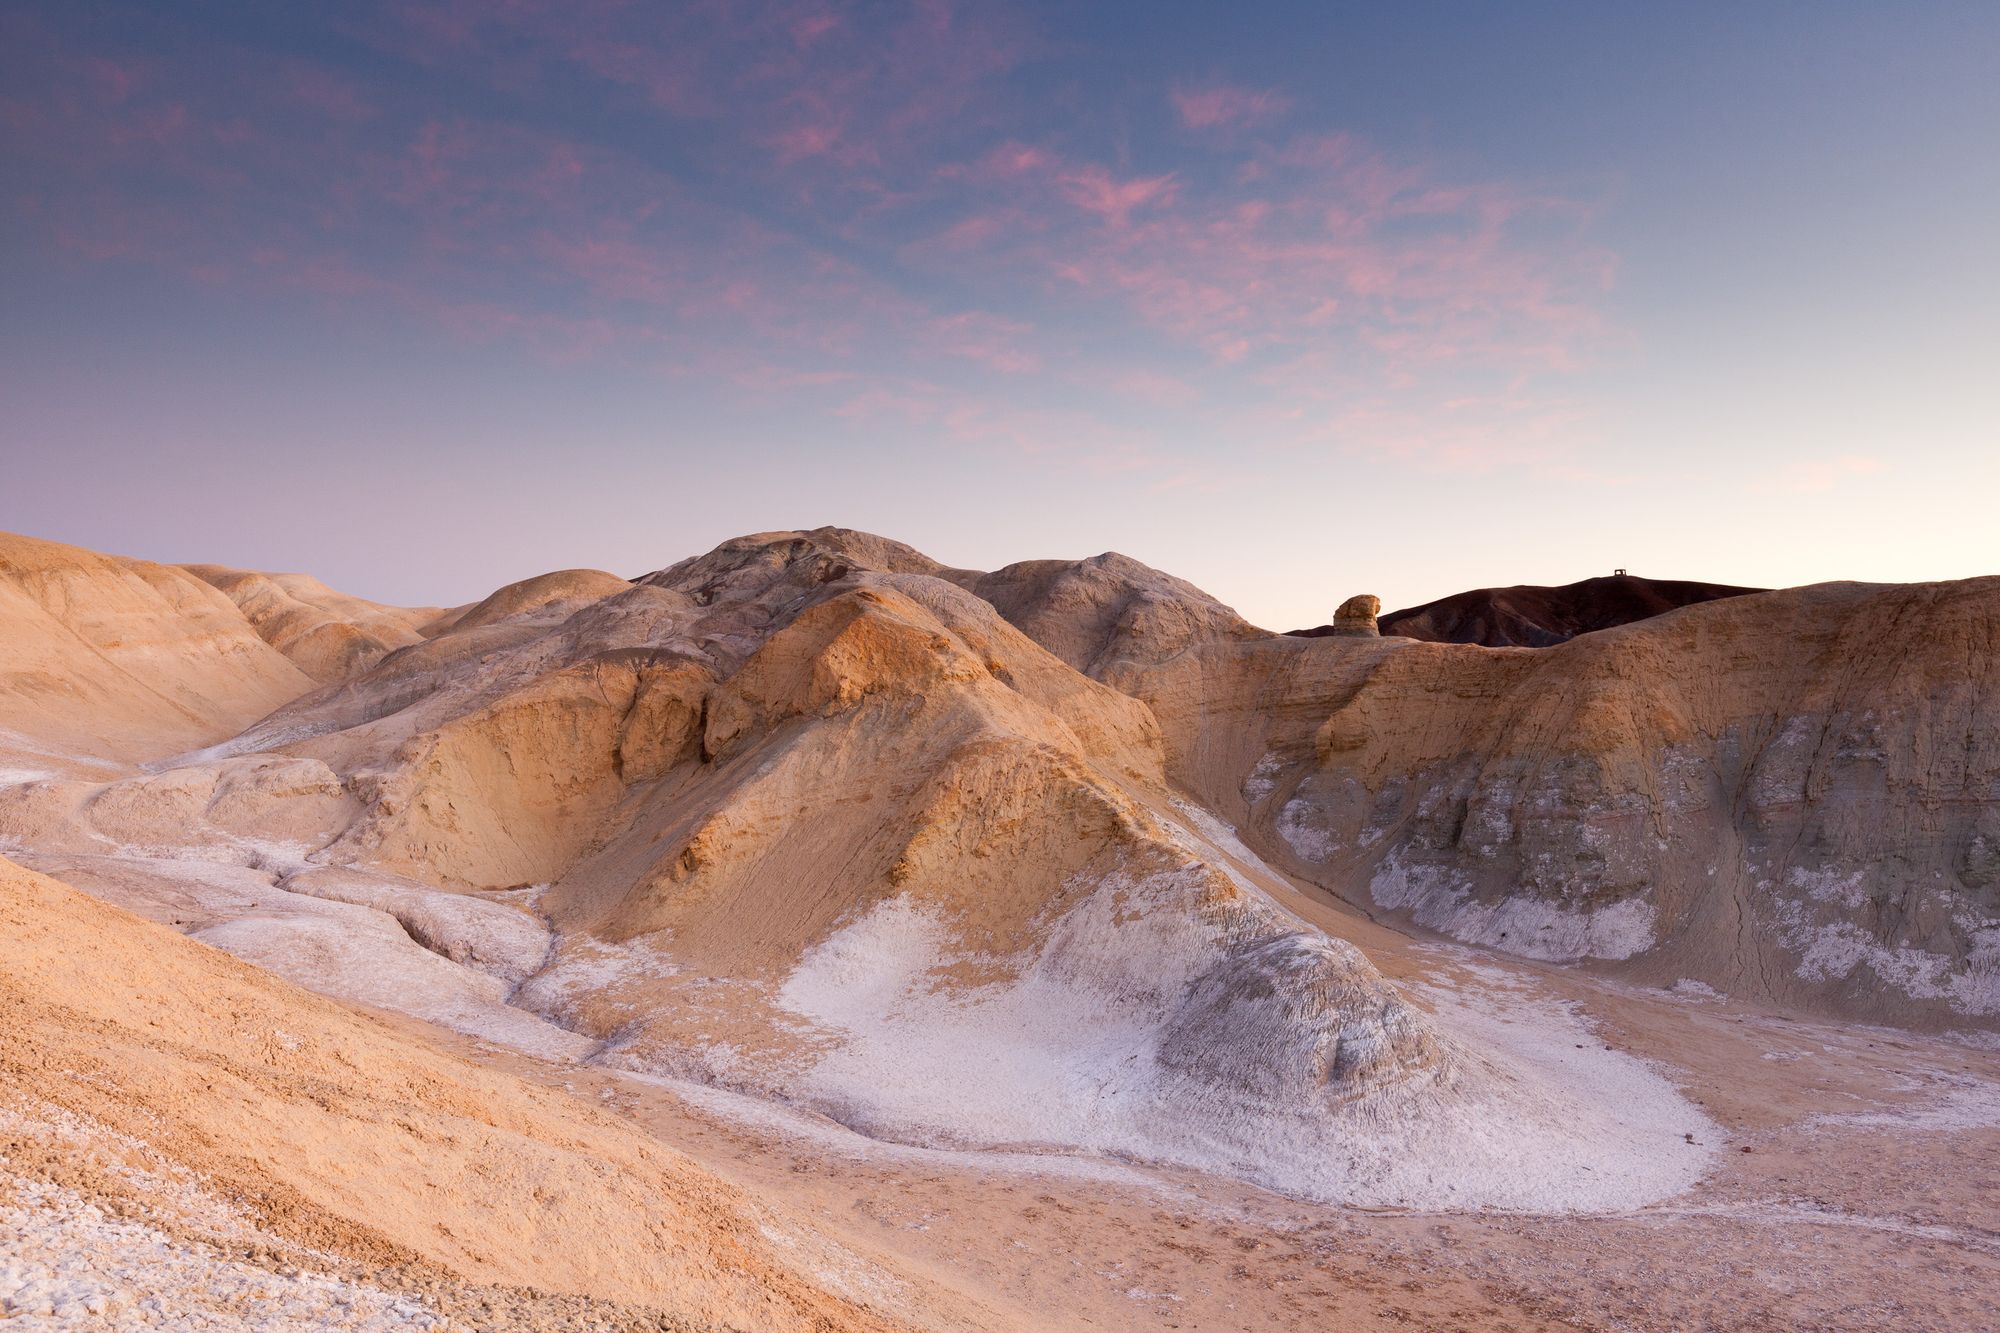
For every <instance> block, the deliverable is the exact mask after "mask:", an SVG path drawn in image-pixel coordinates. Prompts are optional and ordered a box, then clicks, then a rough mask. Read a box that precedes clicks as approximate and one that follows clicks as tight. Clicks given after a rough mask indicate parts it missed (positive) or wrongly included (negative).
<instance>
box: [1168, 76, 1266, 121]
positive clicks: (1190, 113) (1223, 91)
mask: <svg viewBox="0 0 2000 1333" xmlns="http://www.w3.org/2000/svg"><path fill="white" fill-rule="evenodd" d="M1173 103H1174V110H1175V111H1177V112H1178V113H1179V114H1180V118H1181V124H1183V125H1185V126H1187V127H1188V128H1189V129H1195V130H1206V129H1214V128H1216V127H1217V126H1223V125H1261V124H1263V123H1265V122H1267V121H1271V120H1276V119H1278V118H1279V117H1280V116H1283V115H1284V114H1285V113H1286V112H1288V111H1290V110H1291V109H1292V103H1291V99H1290V98H1288V97H1285V96H1283V95H1282V94H1279V93H1276V92H1272V91H1270V90H1268V89H1256V88H1238V87H1232V86H1230V85H1228V84H1211V85H1208V86H1207V87H1202V88H1175V89H1174V91H1173Z"/></svg>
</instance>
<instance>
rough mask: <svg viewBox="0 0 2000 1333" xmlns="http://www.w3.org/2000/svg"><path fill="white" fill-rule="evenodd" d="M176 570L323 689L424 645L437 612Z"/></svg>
mask: <svg viewBox="0 0 2000 1333" xmlns="http://www.w3.org/2000/svg"><path fill="white" fill-rule="evenodd" d="M181 568H183V569H185V570H186V571H187V572H188V573H190V574H192V575H194V576H195V577H196V578H198V579H200V580H201V581H202V582H204V583H206V584H208V585H209V586H211V587H213V588H215V589H216V590H218V591H219V592H221V593H223V594H224V595H225V596H227V597H228V598H229V599H230V600H231V601H232V602H234V603H236V607H237V609H238V610H239V611H241V612H242V613H243V616H244V618H245V619H246V620H248V621H249V622H250V627H251V628H252V629H253V630H255V631H256V632H257V634H258V636H259V637H260V638H262V639H263V640H264V642H266V643H268V644H270V645H271V646H272V647H273V648H276V649H277V650H278V651H279V652H281V653H283V654H284V655H285V656H286V658H288V659H289V660H290V661H291V662H292V664H293V665H294V666H296V667H298V669H299V670H301V671H303V672H305V673H306V674H307V675H308V676H311V677H312V678H313V679H314V680H315V681H318V682H320V683H321V684H325V683H327V682H329V681H336V680H344V679H346V678H347V677H348V676H351V675H353V674H354V673H355V672H356V671H358V670H359V669H361V668H362V667H364V666H366V665H368V664H369V663H371V662H374V661H376V660H377V659H379V658H381V657H383V656H384V655H386V654H388V653H390V652H393V651H395V650H396V649H398V648H404V647H408V646H409V645H410V644H413V643H421V642H423V640H424V635H425V632H426V630H427V629H428V628H429V627H430V626H431V625H432V624H433V623H434V622H436V621H437V620H438V619H439V617H441V616H442V615H444V614H445V613H444V612H442V611H440V610H439V609H438V608H436V607H414V608H411V607H399V606H384V605H382V604H381V603H380V602H371V601H368V600H366V599H365V598H361V597H351V596H349V595H347V594H346V593H341V592H335V591H334V590H333V589H332V588H329V587H327V586H326V585H325V584H324V583H321V582H320V581H319V580H318V579H316V578H313V577H311V576H310V575H307V574H261V573H258V572H256V571H255V570H247V569H231V568H229V567H228V566H226V565H183V566H181Z"/></svg>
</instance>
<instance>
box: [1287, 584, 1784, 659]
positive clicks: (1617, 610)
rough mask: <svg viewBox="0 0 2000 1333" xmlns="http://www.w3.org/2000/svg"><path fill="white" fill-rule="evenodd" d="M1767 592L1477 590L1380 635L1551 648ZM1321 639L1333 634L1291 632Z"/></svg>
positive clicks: (1420, 611) (1700, 588)
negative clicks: (1683, 610) (1703, 605)
mask: <svg viewBox="0 0 2000 1333" xmlns="http://www.w3.org/2000/svg"><path fill="white" fill-rule="evenodd" d="M1763 591H1765V589H1762V588H1739V587H1733V586H1731V585H1728V584H1722V583H1692V582H1688V581H1686V580H1681V579H1647V578H1640V577H1638V576H1636V575H1630V574H1619V575H1610V576H1605V577H1601V578H1591V579H1583V580H1581V581H1579V582H1576V583H1566V584H1564V585H1562V586H1561V587H1558V588H1546V587H1540V586H1537V585H1533V584H1517V585H1516V586H1514V587H1511V588H1475V589H1473V590H1471V591H1470V592H1460V593H1453V594H1452V595H1451V596H1449V597H1440V598H1438V599H1437V600H1436V601H1434V602H1425V603H1424V604H1423V605H1422V606H1413V607H1409V608H1407V609H1405V610H1402V611H1391V612H1389V613H1387V614H1386V615H1383V616H1381V617H1379V620H1378V623H1379V626H1380V629H1381V632H1382V633H1384V634H1389V635H1395V636H1397V637H1400V638H1406V639H1422V640H1424V641H1425V642H1426V643H1476V644H1481V645H1483V646H1485V647H1487V648H1547V647H1550V646H1551V645H1553V644H1558V643H1566V642H1568V641H1569V640H1571V639H1574V638H1575V637H1576V636H1577V635H1579V634H1593V633H1596V632H1597V631H1598V630H1606V629H1616V628H1617V627H1618V626H1620V625H1630V624H1632V623H1633V622H1634V621H1639V620H1649V619H1651V618H1652V617H1654V616H1658V615H1665V614H1666V613H1667V612H1669V611H1674V610H1678V609H1679V608H1681V607H1683V606H1695V605H1698V604H1700V603H1702V602H1713V601H1718V600H1720V599H1722V598H1724V597H1746V596H1748V595H1750V594H1751V593H1756V592H1763ZM1288 632H1289V633H1290V634H1292V635H1294V636H1296V637H1298V638H1304V639H1317V638H1324V637H1327V636H1329V635H1331V634H1332V633H1333V626H1331V625H1320V626H1317V627H1316V628H1313V629H1302V630H1291V631H1288Z"/></svg>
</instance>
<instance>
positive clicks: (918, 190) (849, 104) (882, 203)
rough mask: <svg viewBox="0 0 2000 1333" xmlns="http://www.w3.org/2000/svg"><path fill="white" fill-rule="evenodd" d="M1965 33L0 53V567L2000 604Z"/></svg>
mask: <svg viewBox="0 0 2000 1333" xmlns="http://www.w3.org/2000/svg"><path fill="white" fill-rule="evenodd" d="M1996 238H2000V6H1996V5H1994V4H1992V3H1991V2H1990V0H1978V2H1977V3H1921V2H1918V3H1900V4H1894V5H1891V4H1886V3H1874V4H1848V3H1840V2H1839V0H1817V2H1815V3H1791V2H1789V0H1765V2H1764V3H1759V4H1756V5H1743V4H1740V3H1702V2H1700V0H1688V2H1687V3H1681V4H1675V5H1659V4H1639V3H1626V2H1624V0H1589V2H1587V3H1582V2H1580V3H1534V2H1533V0H1524V2H1522V3H1511V4H1506V5H1497V4H1491V3H1484V4H1447V3H1438V2H1434V0H1409V2H1408V3H1399V4H1393V5H1391V4H1379V3H1378V4H1367V5H1360V4H1342V3H1330V2H1328V0H1318V2H1316V3H1292V2H1291V0H1268V2H1267V3H1262V4H1258V5H1248V6H1221V5H1214V4H1205V3H1193V2H1180V0H1148V2H1147V3H1109V2H1107V3H1099V4H1094V5H1087V6H1084V5H1074V4H1054V3H1049V4H1038V3H1010V0H983V2H982V3H977V4H956V3H950V2H949V0H920V2H918V3H899V2H890V0H885V2H883V3H860V4H839V3H820V2H819V0H806V2H803V3H772V4H749V3H735V2H734V0H690V2H689V3H677V4H664V3H644V2H642V0H401V2H399V3H381V4H371V3H367V2H366V0H359V2H356V3H346V4H341V5H326V6H319V5H272V4H268V3H264V2H263V0H178V2H177V3H175V4H172V5H160V4H157V3H154V2H152V0H145V2H139V0H134V2H133V3H116V2H109V3H89V2H87V0H57V2H51V3H45V2H42V0H16V2H15V3H12V4H9V5H8V6H6V7H5V9H4V11H0V528H4V529H7V530H11V531H17V532H26V533H30V534H33V535H36V536H41V537H47V538H52V539H55V540H60V541H67V542H73V543H77V544H80V545H84V546H89V547H92V548H94V549H99V550H107V551H112V552H116V553H120V554H126V555H136V556H143V557H147V558H151V559H156V560H172V561H210V562H216V563H225V564H234V565H241V566H247V567H253V568H262V569H274V570H304V571H308V572H311V573H313V574H316V575H318V576H319V577H321V578H323V579H325V580H326V581H327V582H329V583H331V584H333V585H334V586H335V587H338V588H341V589H343V590H345V591H348V592H353V593H357V594H360V595H363V596H368V597H374V598H377V599H380V600H385V601H391V602H398V603H405V604H438V605H450V604H456V603H461V602H465V601H468V600H471V599H474V598H477V597H481V596H483V595H484V594H485V593H486V592H488V591H490V590H491V589H492V588H494V587H496V586H498V585H500V584H503V583H506V582H510V581H512V580H515V579H518V578H523V577H527V576H529V575H532V574H535V573H539V572H543V571H546V570H550V569H558V568H568V567H594V568H603V569H609V570H612V571H614V572H616V573H620V574H624V575H627V576H634V575H637V574H640V573H644V572H646V571H649V570H652V569H656V568H659V567H662V566H664V565H666V564H669V563H671V562H673V561H674V560H677V559H680V558H682V557H683V556H687V555H691V554H695V553H698V552H700V551H704V550H707V549H709V548H710V547H712V546H713V545H715V544H716V543H717V542H719V541H722V540H724V539H727V538H729V537H732V536H736V535H739V534H742V533H747V532H755V531H762V530H775V529H786V528H795V527H812V526H817V525H820V524H838V525H841V526H847V527H856V528H863V529H866V530H869V531H873V532H879V533H882V534H884V535H886V536H891V537H895V538H897V539H899V540H902V541H906V542H908V543H910V544H912V545H914V546H916V547H918V548H919V549H921V550H923V551H925V552H926V553H927V554H929V555H931V556H933V557H935V558H937V559H939V560H942V561H945V562H946V563H949V564H954V565H959V566H965V567H972V568H995V567H998V566H1000V565H1002V564H1006V563H1009V562H1011V561H1015V560H1023V559H1036V558H1047V557H1081V556H1087V555H1093V554H1096V553H1098V552H1100V551H1105V550H1117V551H1122V552H1124V553H1125V554H1127V555H1130V556H1133V557H1135V558H1137V559H1140V560H1143V561H1146V562H1147V563H1149V564H1153V565H1156V566H1159V567H1161V568H1163V569H1166V570H1168V571H1169V572H1172V573H1174V574H1177V575H1180V576H1181V577H1183V578H1187V579H1190V580H1192V581H1193V582H1195V583H1197V584H1199V585H1200V586H1202V587H1204V588H1205V589H1207V590H1208V591H1209V592H1211V593H1213V594H1214V595H1216V596H1218V597H1220V598H1222V599H1223V600H1224V601H1226V602H1229V603H1230V604H1231V605H1234V606H1235V607H1237V608H1238V609H1239V610H1240V611H1242V612H1243V613H1244V614H1245V615H1246V616H1248V617H1249V618H1250V619H1251V620H1252V621H1255V622H1257V623H1259V624H1263V625H1267V626H1270V627H1273V628H1289V627H1293V626H1303V625H1310V624H1317V623H1320V622H1321V621H1323V620H1325V619H1326V618H1327V616H1328V614H1329V613H1330V611H1331V608H1332V607H1333V606H1334V605H1335V604H1337V603H1338V602H1340V601H1341V600H1343V599H1345V598H1346V597H1347V596H1349V595H1350V594H1353V593H1359V592H1372V593H1375V594H1377V595H1378V596H1380V597H1381V598H1382V599H1383V601H1384V603H1385V606H1387V607H1398V606H1407V605H1414V604H1416V603H1420V602H1423V601H1427V600H1429V599H1431V598H1434V597H1438V596H1442V595H1445V594H1447V593H1451V592H1455V591H1458V590H1461V589H1465V588H1471V587H1480V586H1489V585H1495V584H1510V583H1564V582H1569V581H1571V580H1574V579H1578V578H1584V577H1588V576H1591V575H1594V574H1601V573H1608V572H1609V571H1610V570H1611V569H1612V568H1613V567H1614V566H1617V567H1628V568H1630V569H1631V570H1632V571H1633V572H1634V573H1638V574H1644V575H1650V576H1653V577H1660V578H1693V579H1705V580H1713V581H1720V582H1729V583H1741V584H1753V585H1772V586H1781V585H1789V584H1796V583H1807V582H1817V581H1821V580H1826V579H1842V578H1851V579H1865V580H1880V581H1903V580H1918V579H1942V578H1959V577H1967V576H1972V575H1980V574H1992V573H2000V535H1997V534H2000V524H1996V522H1995V519H1994V513H1995V497H1996V495H2000V424H1996V423H2000V254H1997V253H1996Z"/></svg>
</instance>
